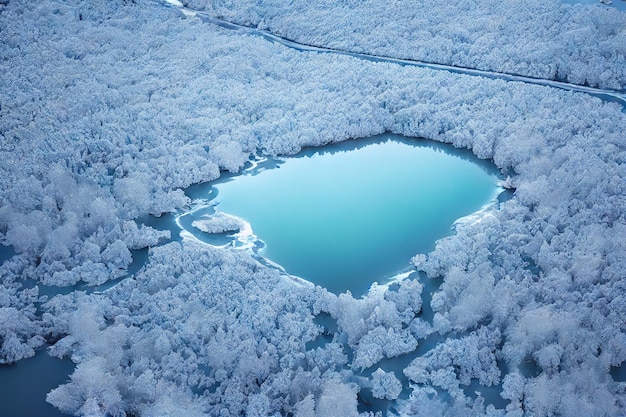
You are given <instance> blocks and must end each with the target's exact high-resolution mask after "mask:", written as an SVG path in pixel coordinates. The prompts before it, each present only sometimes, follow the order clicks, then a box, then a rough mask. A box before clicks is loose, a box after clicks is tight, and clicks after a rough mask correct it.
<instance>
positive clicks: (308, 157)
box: [182, 134, 501, 295]
mask: <svg viewBox="0 0 626 417" xmlns="http://www.w3.org/2000/svg"><path fill="white" fill-rule="evenodd" d="M497 174H498V173H497V170H496V169H495V167H494V166H493V165H492V164H491V163H489V162H487V161H481V160H479V159H478V158H476V157H475V156H474V155H473V154H471V153H470V152H469V151H465V150H459V149H455V148H453V147H451V146H449V145H445V144H438V143H435V142H431V141H426V140H421V139H408V138H404V137H400V136H396V135H390V134H387V135H381V136H377V137H374V138H370V139H358V140H353V141H348V142H343V143H340V144H335V145H330V146H325V147H323V148H310V149H306V150H304V151H302V152H301V153H299V154H298V155H296V156H294V157H288V158H281V159H272V160H268V161H265V162H264V163H262V164H260V165H259V166H257V167H255V168H252V169H249V170H247V171H246V172H244V173H241V174H237V175H232V176H228V177H227V178H223V179H220V180H219V181H216V182H213V183H211V184H210V189H209V190H208V191H206V189H205V191H204V192H205V193H206V194H207V195H208V200H209V205H208V206H207V207H206V208H204V209H199V210H196V211H194V212H192V213H191V214H190V216H191V218H189V219H186V220H185V221H184V222H182V223H186V224H187V225H188V224H190V223H191V222H192V221H194V220H202V219H206V218H210V217H211V216H212V215H213V214H212V212H213V211H215V212H217V213H218V214H219V213H223V214H227V215H233V216H236V217H238V218H241V219H244V220H245V221H246V222H247V223H249V225H250V226H251V228H252V232H253V234H254V236H253V237H252V238H253V239H258V240H260V241H261V242H262V243H259V242H257V245H256V252H257V255H259V256H260V257H262V258H266V259H268V260H270V261H272V262H274V263H277V264H279V265H280V266H282V267H283V268H284V269H285V270H286V271H287V272H288V273H289V274H291V275H295V276H298V277H301V278H304V279H306V280H308V281H311V282H313V283H315V284H318V285H321V286H323V287H325V288H326V289H328V290H330V291H332V292H335V293H341V292H345V291H347V290H349V291H351V292H352V293H353V294H354V295H362V294H364V293H366V292H367V291H368V289H369V288H370V286H371V284H372V283H373V282H378V283H379V284H384V283H386V282H387V281H389V280H390V279H391V278H392V277H394V276H396V275H398V274H399V273H401V272H403V271H406V270H408V269H409V267H410V264H409V262H410V259H411V257H413V256H414V255H416V254H418V253H428V252H429V251H431V250H433V249H434V247H435V242H436V241H437V240H438V239H440V238H442V237H445V236H446V235H449V234H450V233H451V232H452V229H451V227H452V226H453V224H454V223H455V222H456V221H457V220H459V219H460V218H462V217H464V216H468V215H470V214H472V213H475V212H477V211H479V210H480V209H481V208H483V207H485V205H486V204H488V203H490V202H494V201H495V198H496V197H497V195H498V193H499V192H500V191H501V189H500V188H499V187H498V176H497ZM200 194H201V192H198V190H196V195H200ZM205 197H206V195H205ZM185 228H186V229H187V230H188V231H191V232H192V233H193V235H194V236H195V237H197V238H198V239H201V240H203V241H205V242H207V243H211V239H215V242H216V243H222V244H223V242H224V241H223V240H222V241H220V239H225V238H226V237H225V236H224V235H223V234H221V235H219V234H218V235H214V236H212V237H210V236H207V235H208V234H207V233H203V232H201V231H199V230H197V229H195V230H192V229H193V228H188V227H185ZM203 235H204V236H203Z"/></svg>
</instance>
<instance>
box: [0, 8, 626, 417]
mask: <svg viewBox="0 0 626 417" xmlns="http://www.w3.org/2000/svg"><path fill="white" fill-rule="evenodd" d="M187 6H189V7H191V8H195V9H202V10H204V11H206V12H207V13H209V14H210V15H214V16H216V17H223V18H225V19H227V20H231V21H233V22H237V23H241V24H246V25H253V26H258V27H260V28H262V29H267V30H269V31H272V32H274V33H276V34H278V35H281V36H285V37H287V38H290V39H293V40H296V41H299V42H303V43H308V44H315V45H319V46H328V47H332V48H338V49H343V50H349V51H355V52H365V53H368V54H373V55H376V54H378V55H385V56H392V57H401V58H410V59H418V60H425V61H429V62H437V63H444V64H451V65H457V66H464V67H472V68H477V69H484V70H491V71H501V72H507V73H514V74H522V75H527V76H532V77H543V78H548V79H558V80H562V81H568V82H572V83H579V84H589V85H591V86H599V87H602V88H608V89H616V90H620V89H624V88H625V87H626V58H625V57H626V13H623V12H620V11H618V10H616V9H614V8H606V7H601V6H591V7H582V6H572V5H564V4H561V3H560V2H559V1H555V0H548V1H546V0H542V1H539V0H525V1H522V0H519V1H518V0H515V1H510V2H502V1H500V2H496V1H492V0H476V1H471V2H468V1H463V2H462V1H458V2H457V1H454V0H453V1H449V2H447V3H445V4H441V3H437V2H432V1H418V0H406V1H394V2H389V1H381V0H367V1H363V2H354V1H348V2H332V1H317V2H310V1H292V2H289V5H288V6H287V5H286V4H284V2H274V1H257V2H245V1H240V0H223V1H219V0H217V1H212V2H203V1H201V0H197V1H196V0H194V1H190V2H188V4H187ZM0 40H1V42H0V243H1V244H2V246H0V248H2V253H3V255H2V256H1V257H0V259H3V262H2V264H1V265H0V279H1V281H0V344H1V347H0V363H3V364H10V363H13V362H16V361H19V360H20V359H23V358H28V357H31V356H33V355H34V354H35V352H36V351H39V350H42V349H48V351H49V352H50V354H52V355H55V356H59V357H61V356H65V357H70V358H71V359H72V361H74V362H75V363H76V369H75V371H74V373H73V374H72V375H71V377H70V380H69V382H68V383H67V384H65V385H62V386H60V387H58V388H56V389H54V390H53V391H52V392H51V393H50V394H49V395H48V401H49V402H50V403H52V404H53V405H54V406H56V407H58V408H59V409H60V410H61V411H63V412H65V413H67V414H69V415H81V416H125V415H129V416H130V415H132V416H180V415H185V416H201V415H202V416H236V415H246V416H271V415H272V416H279V415H285V416H289V415H293V416H298V417H305V416H329V415H333V416H338V415H341V416H357V415H359V413H361V415H367V414H368V413H369V412H368V411H365V410H364V409H363V407H364V405H363V404H364V400H363V398H364V395H365V394H364V393H365V392H366V391H371V395H372V396H373V397H374V398H377V399H380V400H385V401H389V402H390V404H392V407H393V410H394V412H395V413H397V414H400V415H410V416H471V415H476V416H482V415H489V416H511V417H512V416H526V415H527V416H573V415H576V416H623V415H625V414H626V381H624V379H623V378H620V377H619V375H618V374H619V369H621V366H622V364H623V363H624V361H625V360H626V272H625V271H626V217H625V215H626V181H625V180H626V112H625V111H624V107H623V106H622V105H620V104H618V103H613V102H605V101H602V100H600V99H599V98H596V97H593V96H591V95H588V94H583V93H575V92H570V91H564V90H562V89H556V88H550V87H544V86H537V85H531V84H527V83H521V82H507V81H503V80H497V79H490V78H486V77H477V76H470V75H462V74H454V73H451V72H447V71H440V70H431V69H425V68H417V67H411V66H400V65H396V64H391V63H381V62H371V61H366V60H362V59H358V58H355V57H350V56H345V55H337V54H320V53H315V52H306V51H297V50H294V49H290V48H287V47H285V46H283V45H280V44H278V43H272V42H268V41H267V40H265V39H263V38H262V37H259V36H254V35H251V34H246V33H241V32H237V31H231V30H228V29H225V28H221V27H219V26H216V25H212V24H210V23H207V22H206V21H204V20H203V19H200V18H198V17H193V16H190V15H186V14H184V13H182V12H181V11H180V9H179V8H177V7H173V6H171V5H167V4H164V3H159V2H155V1H150V0H136V1H123V0H90V1H87V0H64V1H25V0H1V1H0ZM382 132H393V133H397V134H402V135H405V136H409V137H415V138H420V137H423V138H428V139H432V140H437V141H441V142H446V143H450V144H452V145H454V146H455V147H459V148H468V149H471V150H472V152H474V153H475V154H476V155H477V156H478V157H480V158H483V159H490V160H492V161H493V163H494V164H495V165H496V166H497V167H498V168H499V169H500V170H501V172H502V174H503V176H505V177H507V183H508V184H510V186H511V187H512V188H513V189H514V190H515V192H514V195H513V197H512V198H511V199H509V200H507V201H505V202H502V203H501V204H500V205H499V207H498V209H497V210H493V211H491V212H490V213H489V215H488V216H485V217H483V218H482V221H480V222H475V223H468V224H462V225H460V226H459V227H458V228H457V230H456V233H455V234H454V235H452V236H450V237H447V238H445V239H442V240H440V241H439V242H438V243H437V247H436V249H435V250H434V251H433V252H431V253H428V254H415V255H416V256H415V257H414V258H413V260H412V262H413V264H414V266H415V269H416V270H417V271H419V272H420V273H421V274H422V278H421V279H418V278H417V274H414V275H413V276H412V278H410V279H406V280H404V281H402V282H400V283H398V284H394V285H392V286H390V287H389V288H386V289H385V288H380V287H378V288H377V287H375V288H373V289H372V290H371V291H370V293H369V294H368V295H367V296H365V297H363V298H360V299H355V298H353V297H352V296H351V295H350V294H339V295H338V294H332V293H330V292H328V291H326V290H325V289H324V288H321V287H319V286H313V285H306V284H305V283H302V282H298V281H294V280H291V279H289V278H288V277H286V276H284V275H281V273H280V272H279V271H278V270H276V269H273V268H270V267H267V266H263V265H260V264H259V263H258V262H256V261H255V260H254V259H253V258H252V257H251V256H250V254H248V253H245V252H233V251H228V250H226V249H219V248H212V247H210V246H207V245H202V244H199V243H197V242H193V241H190V240H183V241H182V242H176V241H172V239H171V238H172V236H171V233H170V231H161V230H157V229H155V228H152V227H150V226H148V223H150V218H151V216H161V215H163V214H164V213H170V212H175V211H178V210H184V209H185V208H188V207H189V206H190V204H191V201H190V199H189V198H188V197H187V196H186V195H185V192H184V189H186V188H187V187H189V186H190V185H192V184H197V183H201V182H207V181H211V180H214V179H216V178H218V177H219V176H220V174H221V173H222V172H224V171H230V172H237V171H239V170H241V169H242V168H243V167H244V165H245V164H246V162H247V161H248V160H249V158H251V157H252V156H255V155H291V154H295V153H297V152H298V151H299V150H300V149H301V148H302V147H303V146H311V145H313V146H321V145H325V144H328V143H333V142H339V141H343V140H347V139H352V138H360V137H368V136H372V135H375V134H379V133H382ZM375 168H376V167H372V169H375ZM145 248H149V258H148V261H147V262H146V264H145V266H144V267H143V268H142V269H141V270H140V271H139V272H138V273H136V274H134V275H132V276H129V277H126V278H125V279H123V280H120V281H119V283H117V284H116V285H114V286H111V287H110V288H109V289H107V290H105V291H100V290H96V291H94V289H93V288H94V287H95V286H97V285H100V284H104V283H107V282H111V281H113V282H117V280H118V279H119V278H121V277H125V276H126V275H127V270H128V267H129V265H130V264H131V263H132V261H133V257H134V256H136V254H137V253H138V251H139V250H141V249H145ZM408 261H409V260H407V262H408ZM55 287H63V289H64V291H55ZM427 288H435V291H434V293H433V294H432V295H431V294H430V293H429V292H428V290H427ZM55 294H56V295H55ZM420 349H421V350H420ZM416 350H419V351H420V352H421V353H420V354H419V355H416V356H415V358H414V359H413V360H412V361H410V363H409V364H408V365H407V366H406V367H405V368H404V369H403V370H402V372H393V371H391V370H389V369H385V366H384V365H383V364H384V363H385V361H386V360H387V359H388V358H396V357H398V358H401V357H403V355H407V354H410V353H411V352H414V351H416ZM402 381H405V382H404V389H405V390H406V391H407V392H408V393H410V395H409V396H408V397H407V398H404V397H405V396H401V392H402V390H403V382H402ZM475 386H479V387H494V388H495V389H496V391H498V393H499V395H500V397H501V399H502V401H501V402H502V403H504V407H499V406H498V404H494V403H493V402H492V401H490V400H488V399H486V398H483V396H482V395H481V394H476V393H475V392H474V391H476V389H474V388H473V387H475ZM470 387H472V388H471V389H470ZM479 391H480V390H479Z"/></svg>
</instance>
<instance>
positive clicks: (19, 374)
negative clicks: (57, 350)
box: [0, 351, 74, 417]
mask: <svg viewBox="0 0 626 417" xmlns="http://www.w3.org/2000/svg"><path fill="white" fill-rule="evenodd" d="M73 370H74V363H73V362H72V361H71V360H69V359H57V358H53V357H51V356H49V355H48V354H47V353H46V352H45V351H39V352H37V354H36V355H35V356H34V357H32V358H29V359H22V360H20V361H18V362H17V363H15V364H13V365H3V366H0V386H1V387H2V389H0V415H2V416H11V417H33V416H46V417H62V416H65V414H63V413H61V412H60V411H59V410H57V409H56V408H55V407H53V406H52V405H50V404H48V403H47V402H46V395H47V394H48V392H50V391H51V390H52V389H54V388H56V387H58V386H59V385H61V384H64V383H66V382H67V381H68V380H69V377H68V375H69V374H70V373H71V372H72V371H73Z"/></svg>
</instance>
